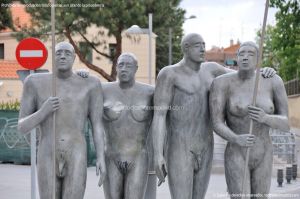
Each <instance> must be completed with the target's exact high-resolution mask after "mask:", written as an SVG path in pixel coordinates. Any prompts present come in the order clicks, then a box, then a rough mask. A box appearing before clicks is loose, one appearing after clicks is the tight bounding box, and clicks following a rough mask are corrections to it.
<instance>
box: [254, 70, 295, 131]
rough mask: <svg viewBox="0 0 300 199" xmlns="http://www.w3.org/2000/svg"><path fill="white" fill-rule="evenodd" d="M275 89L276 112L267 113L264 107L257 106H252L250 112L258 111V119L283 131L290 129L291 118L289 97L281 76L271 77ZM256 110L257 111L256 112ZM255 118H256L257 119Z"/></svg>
mask: <svg viewBox="0 0 300 199" xmlns="http://www.w3.org/2000/svg"><path fill="white" fill-rule="evenodd" d="M271 81H272V89H273V97H274V98H273V102H274V106H275V112H274V114H267V113H265V112H264V111H263V110H262V109H260V108H257V107H250V108H249V112H250V113H251V112H252V113H253V115H254V114H255V113H256V115H257V117H256V118H258V119H257V121H258V122H261V123H264V124H266V125H268V126H270V127H271V128H274V129H280V130H282V131H286V132H287V131H289V130H290V127H289V120H288V99H287V95H286V91H285V88H284V84H283V81H282V79H281V78H280V77H279V76H277V75H276V76H275V77H274V78H272V79H271ZM255 111H256V112H255ZM256 118H254V120H255V119H256Z"/></svg>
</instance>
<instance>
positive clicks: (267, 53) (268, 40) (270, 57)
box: [255, 25, 280, 71]
mask: <svg viewBox="0 0 300 199" xmlns="http://www.w3.org/2000/svg"><path fill="white" fill-rule="evenodd" d="M274 28H275V27H274V26H271V25H267V27H266V32H265V38H264V48H263V59H262V67H273V68H275V69H276V70H277V71H279V65H280V63H279V57H278V52H277V51H276V50H274V44H273V42H272V41H273V40H272V39H273V34H274ZM260 39H261V29H260V30H258V31H257V32H256V39H255V40H256V43H257V45H259V43H260Z"/></svg>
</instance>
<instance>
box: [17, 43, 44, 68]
mask: <svg viewBox="0 0 300 199" xmlns="http://www.w3.org/2000/svg"><path fill="white" fill-rule="evenodd" d="M47 57H48V52H47V49H46V47H45V45H44V44H43V43H42V42H41V41H40V40H38V39H36V38H32V37H31V38H27V39H23V40H22V41H21V42H20V43H19V44H18V46H17V49H16V58H17V61H18V62H19V64H20V65H21V66H23V67H24V68H27V69H29V70H36V69H37V68H39V67H41V66H42V65H43V64H44V63H45V62H46V60H47Z"/></svg>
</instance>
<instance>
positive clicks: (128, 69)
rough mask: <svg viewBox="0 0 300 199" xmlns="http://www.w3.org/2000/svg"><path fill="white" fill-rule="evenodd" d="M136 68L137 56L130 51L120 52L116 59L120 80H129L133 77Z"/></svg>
mask: <svg viewBox="0 0 300 199" xmlns="http://www.w3.org/2000/svg"><path fill="white" fill-rule="evenodd" d="M137 69H138V62H137V58H136V56H135V55H134V54H132V53H122V54H121V55H120V56H119V57H118V61H117V73H118V78H119V80H120V82H129V81H132V80H133V79H134V78H135V73H136V71H137Z"/></svg>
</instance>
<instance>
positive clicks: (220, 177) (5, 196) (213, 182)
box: [0, 164, 300, 199]
mask: <svg viewBox="0 0 300 199" xmlns="http://www.w3.org/2000/svg"><path fill="white" fill-rule="evenodd" d="M298 177H299V178H297V179H296V180H295V181H292V183H291V184H286V183H284V184H283V187H281V188H280V187H278V186H277V182H276V178H275V177H273V178H272V185H271V191H270V194H271V196H272V197H270V198H276V199H284V198H293V199H300V176H298ZM97 182H98V179H97V177H96V175H95V167H90V168H88V175H87V186H86V191H85V196H84V199H105V198H104V194H103V190H102V187H100V188H99V187H98V186H97ZM0 198H1V199H30V166H24V165H12V164H0ZM205 198H206V199H228V198H229V197H228V195H227V192H226V182H225V176H224V174H220V173H212V175H211V178H210V183H209V187H208V190H207V194H206V197H205ZM157 199H171V196H170V193H169V188H168V183H167V182H166V183H163V184H162V185H161V186H160V187H158V189H157Z"/></svg>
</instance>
